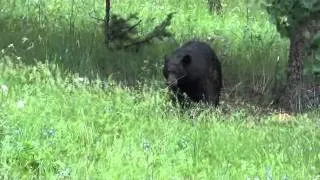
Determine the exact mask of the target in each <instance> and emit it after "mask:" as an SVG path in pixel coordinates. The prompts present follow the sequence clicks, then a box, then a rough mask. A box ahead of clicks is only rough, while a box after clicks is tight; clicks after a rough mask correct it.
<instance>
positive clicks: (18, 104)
mask: <svg viewBox="0 0 320 180" xmlns="http://www.w3.org/2000/svg"><path fill="white" fill-rule="evenodd" d="M17 107H18V108H19V109H22V108H24V101H23V100H19V101H18V102H17Z"/></svg>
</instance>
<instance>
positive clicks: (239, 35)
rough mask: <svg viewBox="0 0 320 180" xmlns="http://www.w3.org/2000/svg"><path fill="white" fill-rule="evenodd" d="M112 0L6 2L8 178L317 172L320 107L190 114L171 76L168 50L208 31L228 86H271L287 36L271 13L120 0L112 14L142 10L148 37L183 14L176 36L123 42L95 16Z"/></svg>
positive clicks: (4, 162)
mask: <svg viewBox="0 0 320 180" xmlns="http://www.w3.org/2000/svg"><path fill="white" fill-rule="evenodd" d="M103 2H104V1H102V0H101V1H96V0H92V1H79V0H72V1H67V0H47V1H45V0H39V1H31V0H7V1H0V11H1V13H0V39H1V41H0V50H1V52H0V85H1V87H0V142H1V143H0V149H1V150H0V178H1V179H265V178H267V179H317V178H319V172H320V169H319V167H320V160H319V159H320V154H319V149H320V136H319V133H320V131H319V125H320V124H319V119H318V117H319V112H318V111H314V112H309V113H307V114H301V115H297V116H290V115H287V114H281V113H280V114H279V113H271V114H268V113H262V114H261V113H260V109H258V110H256V107H250V108H249V107H247V108H243V107H242V106H241V107H238V106H236V105H232V106H231V107H230V106H229V104H227V103H225V102H222V106H221V107H219V108H218V109H212V108H201V107H200V106H199V107H194V108H192V109H189V110H186V112H181V111H180V109H178V108H176V107H174V106H172V105H171V103H170V101H168V99H167V94H166V90H165V89H163V86H162V81H163V77H162V73H161V66H162V63H163V60H162V57H163V55H164V54H166V53H168V52H170V51H171V50H172V49H173V48H175V47H177V46H178V45H179V44H180V43H182V42H184V41H186V40H188V39H192V38H200V39H203V40H205V41H207V42H210V43H211V44H212V46H213V47H214V48H215V50H216V51H217V53H218V55H219V57H220V58H221V61H222V64H223V74H224V83H225V86H226V88H230V89H236V91H239V92H240V90H238V89H237V87H239V88H240V89H243V90H244V91H246V90H247V89H249V88H251V89H254V90H255V91H259V92H260V93H265V95H266V96H268V95H267V94H266V92H268V91H269V87H270V86H271V85H270V84H271V82H272V80H273V78H274V76H275V74H276V72H275V68H274V67H275V65H276V60H277V59H279V61H280V67H283V65H284V64H285V62H286V59H287V57H286V56H287V55H286V54H287V43H288V42H287V40H284V39H281V38H280V37H279V35H278V34H277V32H276V30H275V28H274V26H273V25H271V24H270V23H269V21H268V17H267V15H266V13H265V12H264V11H262V10H261V9H259V8H258V7H255V6H250V5H247V1H245V0H242V1H227V0H226V1H223V2H224V12H223V14H222V15H221V16H218V15H215V14H212V13H210V12H209V11H207V10H206V9H207V7H206V2H205V1H200V0H185V1H178V0H162V1H159V0H152V1H151V0H150V1H142V0H135V1H132V0H121V1H120V0H114V1H112V12H113V13H118V14H122V15H123V16H127V15H129V14H130V13H134V12H138V15H139V17H141V19H142V20H143V22H142V24H141V26H139V32H140V34H141V35H143V34H145V33H147V32H149V31H151V30H152V27H154V26H155V25H156V24H157V23H159V22H160V21H161V20H162V19H163V18H164V17H165V15H166V14H167V13H169V12H172V11H176V12H177V14H176V16H175V18H174V19H173V22H172V25H171V26H170V28H169V29H170V31H171V32H173V33H174V34H175V36H174V38H175V41H164V42H158V43H156V44H154V45H151V46H147V47H144V48H143V49H142V50H141V51H140V52H138V53H136V52H129V51H118V52H115V51H108V50H107V49H106V48H105V46H104V44H103V41H104V37H103V29H102V24H101V22H99V21H96V20H95V19H92V18H91V17H90V16H89V13H92V14H93V15H94V16H96V17H100V18H103V12H104V10H103V8H104V6H103ZM211 39H213V40H211ZM239 84H240V85H239ZM128 85H132V86H128ZM240 86H241V87H240ZM235 100H236V99H235ZM235 100H231V101H235ZM222 101H226V99H224V98H222Z"/></svg>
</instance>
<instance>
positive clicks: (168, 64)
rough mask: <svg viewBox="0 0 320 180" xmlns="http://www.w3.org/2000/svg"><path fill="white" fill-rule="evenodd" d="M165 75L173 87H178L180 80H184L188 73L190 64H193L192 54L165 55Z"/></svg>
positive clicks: (168, 84) (167, 81)
mask: <svg viewBox="0 0 320 180" xmlns="http://www.w3.org/2000/svg"><path fill="white" fill-rule="evenodd" d="M164 59H165V62H164V67H163V75H164V77H165V78H166V84H167V86H168V87H169V88H171V89H174V90H175V89H177V88H178V85H179V81H181V80H183V79H184V78H186V77H187V75H188V71H187V69H188V66H189V65H190V64H191V61H192V59H191V56H190V55H188V54H184V55H172V56H165V57H164Z"/></svg>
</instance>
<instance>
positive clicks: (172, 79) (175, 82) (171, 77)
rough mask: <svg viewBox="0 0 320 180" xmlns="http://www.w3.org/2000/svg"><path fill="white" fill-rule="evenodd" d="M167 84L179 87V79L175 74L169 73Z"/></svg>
mask: <svg viewBox="0 0 320 180" xmlns="http://www.w3.org/2000/svg"><path fill="white" fill-rule="evenodd" d="M166 84H167V86H168V87H177V86H178V80H177V78H176V77H175V76H174V75H172V74H169V76H168V79H167V83H166Z"/></svg>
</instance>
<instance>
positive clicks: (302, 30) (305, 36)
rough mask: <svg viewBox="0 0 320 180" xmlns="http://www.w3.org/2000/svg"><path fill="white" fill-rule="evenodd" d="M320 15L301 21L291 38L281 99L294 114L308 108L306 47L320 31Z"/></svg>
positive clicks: (285, 106)
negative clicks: (306, 99)
mask: <svg viewBox="0 0 320 180" xmlns="http://www.w3.org/2000/svg"><path fill="white" fill-rule="evenodd" d="M319 15H320V14H319V13H317V14H314V15H313V16H309V17H307V18H305V19H303V20H302V21H300V22H299V23H298V24H297V25H296V27H295V31H294V32H293V33H292V34H291V37H290V52H289V61H288V72H287V73H288V74H287V86H286V89H285V93H284V96H283V97H282V99H281V104H282V106H283V107H284V108H285V109H287V110H289V111H292V112H300V111H302V110H303V109H305V108H306V105H307V104H306V101H305V98H306V97H305V94H306V92H305V88H304V86H305V84H304V82H303V61H304V60H306V58H307V57H308V52H307V51H306V49H305V47H306V45H308V44H309V43H310V42H311V40H312V38H313V37H314V35H315V34H316V33H317V31H319V30H320V21H319V17H320V16H319Z"/></svg>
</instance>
